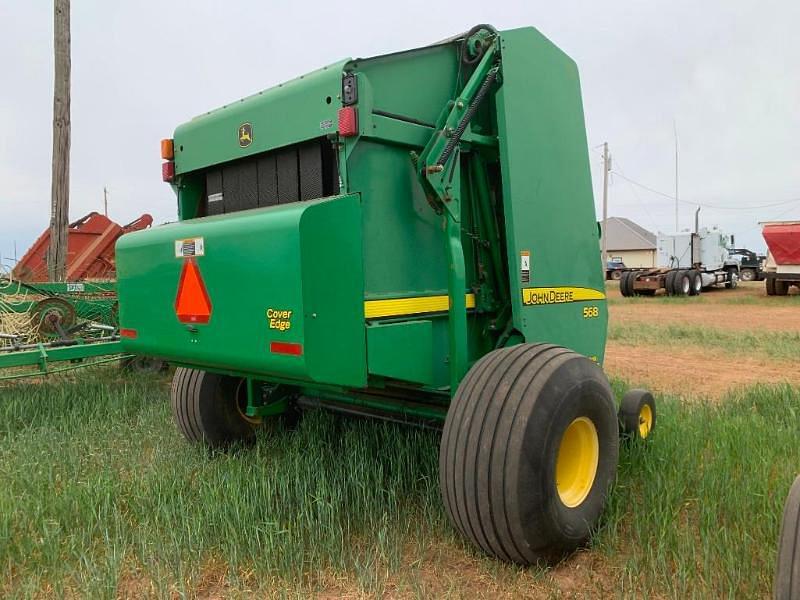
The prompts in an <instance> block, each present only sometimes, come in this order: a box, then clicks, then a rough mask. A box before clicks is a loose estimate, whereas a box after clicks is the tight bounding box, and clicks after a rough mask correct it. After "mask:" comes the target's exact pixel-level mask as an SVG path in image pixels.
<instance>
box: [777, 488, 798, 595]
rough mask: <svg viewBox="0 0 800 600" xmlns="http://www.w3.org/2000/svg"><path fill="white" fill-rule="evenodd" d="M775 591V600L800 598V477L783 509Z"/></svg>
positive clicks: (790, 491)
mask: <svg viewBox="0 0 800 600" xmlns="http://www.w3.org/2000/svg"><path fill="white" fill-rule="evenodd" d="M774 591H775V600H792V599H794V598H800V476H798V477H797V479H795V480H794V483H793V484H792V487H791V489H790V490H789V496H788V497H787V498H786V504H784V507H783V519H782V521H781V532H780V535H779V536H778V564H777V568H776V570H775V590H774Z"/></svg>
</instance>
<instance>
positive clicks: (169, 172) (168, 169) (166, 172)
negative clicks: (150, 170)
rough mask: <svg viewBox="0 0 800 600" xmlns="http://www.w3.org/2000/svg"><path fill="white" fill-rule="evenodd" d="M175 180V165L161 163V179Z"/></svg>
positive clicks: (170, 162)
mask: <svg viewBox="0 0 800 600" xmlns="http://www.w3.org/2000/svg"><path fill="white" fill-rule="evenodd" d="M174 178H175V163H174V162H172V161H169V162H165V163H161V179H162V180H164V181H172V180H173V179H174Z"/></svg>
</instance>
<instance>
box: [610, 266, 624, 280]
mask: <svg viewBox="0 0 800 600" xmlns="http://www.w3.org/2000/svg"><path fill="white" fill-rule="evenodd" d="M611 279H613V280H614V281H619V280H620V279H622V271H620V270H619V269H615V270H614V271H611Z"/></svg>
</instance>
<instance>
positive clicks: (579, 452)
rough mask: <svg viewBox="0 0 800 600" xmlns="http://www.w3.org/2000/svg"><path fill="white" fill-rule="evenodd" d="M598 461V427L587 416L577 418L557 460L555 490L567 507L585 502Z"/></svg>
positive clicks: (564, 437) (563, 440) (566, 435)
mask: <svg viewBox="0 0 800 600" xmlns="http://www.w3.org/2000/svg"><path fill="white" fill-rule="evenodd" d="M599 460H600V444H599V442H598V439H597V428H596V427H595V426H594V423H592V422H591V421H590V420H589V419H587V418H586V417H578V418H577V419H575V420H574V421H573V422H572V423H570V424H569V427H567V430H566V431H565V432H564V436H563V437H562V438H561V445H560V446H559V447H558V458H556V488H557V489H558V495H559V497H560V498H561V502H563V503H564V505H565V506H568V507H569V508H574V507H576V506H578V505H579V504H580V503H581V502H583V501H584V500H586V496H588V495H589V492H590V491H591V490H592V485H593V484H594V478H595V475H597V463H598V462H599Z"/></svg>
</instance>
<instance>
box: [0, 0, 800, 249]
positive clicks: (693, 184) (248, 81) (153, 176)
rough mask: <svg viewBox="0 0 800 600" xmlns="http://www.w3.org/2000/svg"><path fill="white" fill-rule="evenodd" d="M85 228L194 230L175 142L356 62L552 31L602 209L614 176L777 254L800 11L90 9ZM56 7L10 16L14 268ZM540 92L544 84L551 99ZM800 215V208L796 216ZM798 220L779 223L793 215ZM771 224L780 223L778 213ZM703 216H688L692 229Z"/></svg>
mask: <svg viewBox="0 0 800 600" xmlns="http://www.w3.org/2000/svg"><path fill="white" fill-rule="evenodd" d="M72 4H73V6H72V168H71V178H72V179H71V206H70V218H71V219H76V218H78V217H80V216H82V215H84V214H86V213H87V212H89V211H91V210H99V211H102V206H103V186H108V188H109V190H110V206H109V213H110V216H111V217H112V218H113V219H114V220H116V221H118V222H120V223H127V222H128V221H131V220H133V219H134V218H136V217H137V216H139V215H140V214H141V213H143V212H149V213H151V214H152V215H153V216H154V217H155V218H156V221H157V222H161V221H167V220H173V219H174V218H175V199H174V196H173V193H172V190H171V189H170V188H169V186H167V184H164V183H162V182H161V175H160V163H161V159H160V157H159V140H160V139H161V138H164V137H170V136H171V134H172V131H173V129H174V127H175V126H176V125H178V124H179V123H181V122H183V121H186V120H188V119H189V118H190V117H192V116H194V115H196V114H199V113H201V112H204V111H205V110H207V109H209V108H213V107H216V106H219V105H221V104H224V103H226V102H227V101H229V100H232V99H236V98H239V97H242V96H245V95H248V94H251V93H253V92H254V91H257V90H259V89H263V88H266V87H269V86H271V85H273V84H276V83H279V82H281V81H284V80H286V79H290V78H292V77H294V76H296V75H299V74H302V73H304V72H307V71H310V70H313V69H315V68H317V67H319V66H322V65H325V64H329V63H331V62H333V61H334V60H336V59H339V58H342V57H347V56H353V57H356V56H371V55H375V54H382V53H386V52H391V51H396V50H402V49H407V48H412V47H415V46H420V45H425V44H428V43H430V42H433V41H436V40H440V39H442V38H444V37H447V36H449V35H451V34H453V33H457V32H460V31H464V30H466V29H468V28H469V27H470V26H471V25H473V24H476V23H492V24H494V25H495V26H496V27H498V28H511V27H518V26H523V25H533V26H535V27H537V28H538V29H539V30H540V31H542V32H543V33H544V34H545V35H547V36H548V37H549V38H550V39H551V40H553V41H554V42H555V43H556V44H558V45H559V46H560V47H561V48H562V49H563V50H565V51H566V52H567V53H568V54H569V55H571V56H572V57H573V58H574V59H575V60H576V62H577V63H578V66H579V68H580V72H581V78H582V85H583V104H584V107H585V113H586V125H587V130H588V140H589V146H590V158H591V163H592V175H593V180H594V188H595V202H596V205H597V207H598V215H599V214H600V202H601V198H602V170H601V159H600V153H599V149H597V148H595V147H596V146H598V145H600V144H602V143H603V142H604V141H608V142H609V145H610V148H611V152H612V155H613V157H614V165H613V166H614V169H615V170H618V171H619V172H620V173H622V174H624V176H625V177H627V178H629V179H631V180H634V181H636V182H638V183H640V184H643V185H645V186H648V187H650V188H653V189H655V190H657V191H660V192H663V193H665V194H667V195H672V194H673V193H674V129H673V127H674V126H675V127H676V128H677V134H678V140H679V142H678V143H679V150H680V161H679V165H680V187H679V191H680V197H681V199H683V200H686V201H687V202H688V201H694V202H699V203H703V204H706V205H708V206H723V207H728V208H730V209H734V210H720V209H715V208H704V209H703V210H702V212H701V220H702V223H703V224H705V225H719V226H721V227H723V228H726V229H727V230H729V231H731V232H734V233H736V234H738V238H737V242H739V244H740V245H742V244H746V245H749V246H751V247H754V248H759V249H760V248H763V247H764V244H763V241H762V240H761V236H760V231H759V228H758V225H757V224H758V221H760V220H769V219H789V218H796V219H800V168H799V167H800V162H799V161H800V38H798V36H797V25H798V23H800V2H798V1H797V0H782V1H756V0H753V1H741V0H718V1H710V0H703V1H697V0H691V1H689V0H670V1H649V2H648V1H639V2H635V1H632V0H628V1H625V2H609V1H607V2H598V1H596V0H595V1H592V2H569V1H562V2H557V3H556V2H535V1H531V0H528V1H522V2H504V1H502V0H493V1H491V2H486V1H484V2H474V1H471V0H459V1H457V2H454V1H449V0H438V1H436V2H431V1H430V0H428V1H425V2H419V1H416V0H404V1H403V2H392V3H388V2H386V3H383V2H376V1H374V0H373V1H372V2H363V1H356V0H349V1H347V2H310V1H307V2H302V1H295V2H255V1H240V2H237V1H233V0H231V1H228V2H203V1H200V0H191V1H190V0H182V1H175V2H171V1H168V0H160V1H153V0H148V1H137V2H109V1H107V0H106V1H101V0H73V3H72ZM52 29H53V17H52V3H51V2H50V1H47V0H30V1H26V2H15V1H12V0H0V254H1V255H2V256H3V257H4V258H5V257H8V256H10V255H12V253H13V243H14V241H16V245H17V253H18V255H19V256H21V255H22V254H23V253H24V251H25V250H26V249H27V248H28V246H29V245H30V244H31V243H32V241H33V240H34V239H35V238H36V237H37V236H38V235H39V234H40V233H41V231H43V230H44V229H45V228H46V227H47V225H48V219H49V212H50V208H49V206H50V156H51V148H52V143H51V126H52V125H51V119H52V93H53V91H52V90H53V59H52ZM533 84H534V85H535V82H533ZM790 200H794V202H791V203H789V202H787V201H790ZM778 203H780V204H778ZM765 205H772V206H765ZM673 207H674V204H673V203H672V201H671V200H670V199H669V198H666V197H663V196H660V195H657V194H654V193H652V192H650V191H647V190H645V189H644V188H642V187H637V186H636V185H634V184H632V183H629V182H627V181H625V180H624V179H622V178H620V177H619V176H613V175H612V184H611V188H610V210H609V214H610V215H616V216H626V217H629V218H632V219H634V220H636V221H637V222H639V223H640V224H641V225H643V226H644V227H646V228H648V229H650V230H652V231H656V230H662V231H669V230H674V208H673ZM693 211H694V207H693V206H691V205H689V204H684V203H682V204H681V205H680V227H681V228H685V227H689V226H690V225H691V223H692V213H693Z"/></svg>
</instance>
